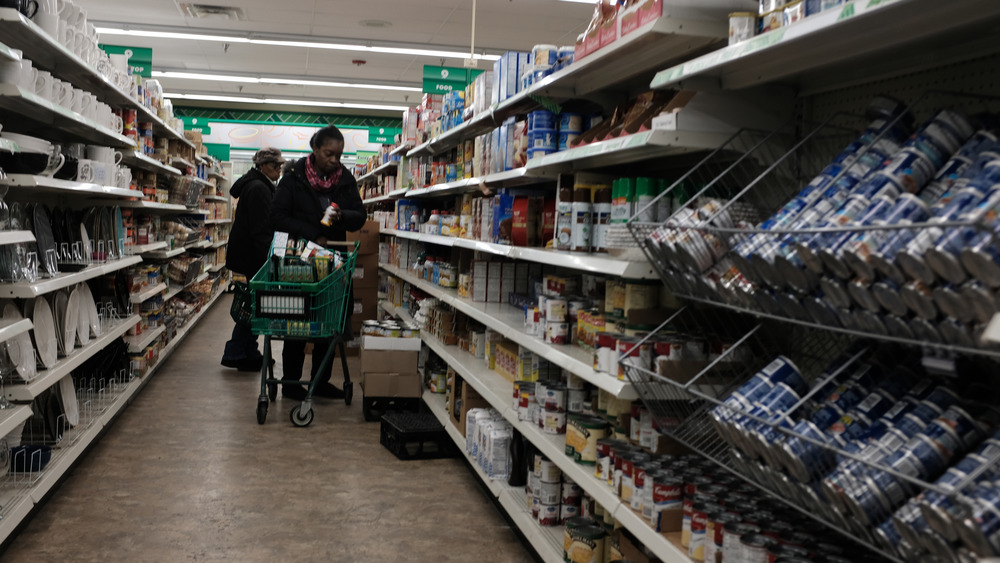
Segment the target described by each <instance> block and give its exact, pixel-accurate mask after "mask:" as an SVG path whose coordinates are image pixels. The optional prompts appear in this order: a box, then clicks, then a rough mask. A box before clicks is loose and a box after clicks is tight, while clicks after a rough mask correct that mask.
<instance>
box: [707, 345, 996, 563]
mask: <svg viewBox="0 0 1000 563" xmlns="http://www.w3.org/2000/svg"><path fill="white" fill-rule="evenodd" d="M857 357H858V356H853V357H851V358H850V359H845V358H839V359H838V360H835V361H834V362H833V363H832V364H830V366H829V367H828V368H827V369H826V370H825V371H824V373H823V374H821V375H820V376H819V377H817V378H816V382H815V383H814V384H812V385H810V384H809V383H808V382H807V380H806V379H805V378H804V377H803V374H802V372H800V371H799V370H798V368H797V367H796V366H795V365H794V364H793V363H792V362H791V361H790V360H789V359H788V358H786V357H783V356H779V357H778V358H776V359H775V360H774V361H773V362H771V363H770V364H769V365H768V366H766V367H765V368H764V369H762V370H761V371H759V372H758V373H757V374H756V375H754V376H753V377H752V378H751V379H750V380H749V381H747V382H746V383H744V384H743V385H742V386H741V387H740V388H739V389H737V390H736V391H735V392H733V393H732V394H731V395H729V396H728V397H727V398H726V399H725V401H724V402H723V403H722V404H721V405H719V406H718V407H716V408H715V409H713V410H712V412H711V418H712V422H713V423H714V424H715V426H716V429H717V430H718V432H719V434H720V435H721V436H722V437H723V439H724V440H726V441H727V442H728V443H729V444H730V445H731V446H732V448H733V456H734V458H735V461H736V465H737V466H738V467H739V468H740V470H741V471H742V472H744V474H747V475H753V476H754V478H755V479H757V480H758V482H761V483H764V484H767V485H768V486H769V487H770V488H772V489H774V490H780V491H783V492H784V493H786V494H788V495H790V496H791V498H792V499H793V500H796V501H797V502H799V503H801V504H802V505H803V506H805V507H807V508H808V509H809V510H812V511H815V512H816V513H817V514H820V515H822V516H823V517H825V518H826V519H828V520H829V521H831V522H835V523H837V524H839V525H840V526H842V527H844V528H846V529H850V530H851V531H852V532H854V533H856V534H858V535H859V536H860V537H863V538H866V539H867V540H869V541H871V542H873V543H880V544H881V545H882V546H883V547H884V548H885V549H886V550H887V551H890V552H894V553H897V554H898V555H899V556H900V557H903V558H905V559H906V560H916V559H917V558H919V557H920V556H922V555H923V554H926V553H927V552H929V553H931V554H934V555H936V556H940V557H943V558H944V559H945V560H954V559H953V555H954V554H955V553H957V552H958V551H959V546H958V545H957V544H956V541H957V540H961V541H962V544H963V547H962V549H965V550H970V551H971V552H974V553H976V554H977V555H980V556H992V555H998V554H1000V515H998V514H997V513H996V510H997V509H996V506H997V505H996V504H995V503H994V500H996V498H997V496H996V490H997V489H996V484H995V483H994V482H993V479H994V478H995V476H996V473H997V469H996V468H997V467H1000V464H998V461H1000V431H998V430H997V429H998V428H1000V412H998V411H997V410H996V409H994V408H992V407H986V406H981V405H976V404H971V403H966V402H962V401H960V400H959V397H958V394H957V393H956V392H955V390H953V389H951V388H949V387H948V386H946V385H942V384H937V383H934V382H932V381H931V380H928V379H920V378H917V377H915V376H914V375H913V374H912V372H909V371H908V370H907V369H906V368H896V369H887V368H885V367H882V366H880V365H878V364H876V363H872V362H869V361H860V360H858V359H857ZM991 433H993V435H992V437H990V438H989V439H986V438H987V437H988V436H990V434H991ZM931 483H933V486H932V487H928V484H931ZM946 492H948V493H949V494H945V493H946ZM950 493H955V494H956V495H957V496H954V495H951V494H950ZM970 515H971V516H970Z"/></svg>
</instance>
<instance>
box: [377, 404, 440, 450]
mask: <svg viewBox="0 0 1000 563" xmlns="http://www.w3.org/2000/svg"><path fill="white" fill-rule="evenodd" d="M379 441H380V442H381V443H382V445H383V446H385V449H387V450H389V451H390V452H392V453H393V455H395V456H396V457H397V458H399V459H403V460H409V459H439V458H445V457H454V456H455V444H454V442H452V441H451V438H450V437H449V436H448V433H447V432H445V430H444V427H443V426H441V423H440V422H438V420H437V418H435V417H434V415H433V414H430V413H389V414H386V415H384V416H383V417H382V429H381V437H380V440H379Z"/></svg>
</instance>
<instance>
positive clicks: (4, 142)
mask: <svg viewBox="0 0 1000 563" xmlns="http://www.w3.org/2000/svg"><path fill="white" fill-rule="evenodd" d="M0 45H3V43H0ZM0 151H3V152H21V147H19V146H17V143H15V142H14V141H11V140H10V139H4V138H3V137H0Z"/></svg>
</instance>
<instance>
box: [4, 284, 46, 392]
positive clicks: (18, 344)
mask: <svg viewBox="0 0 1000 563" xmlns="http://www.w3.org/2000/svg"><path fill="white" fill-rule="evenodd" d="M3 318H4V319H9V320H13V321H19V320H21V319H22V318H23V317H22V316H21V311H19V310H18V309H17V305H15V304H14V303H7V304H6V305H4V308H3ZM4 344H5V345H6V346H7V356H9V357H10V361H11V362H12V363H13V364H14V366H15V367H16V368H17V374H18V375H19V376H21V379H23V380H25V381H31V380H32V379H34V378H35V377H36V376H37V375H38V370H37V369H36V366H35V349H34V348H33V347H32V346H31V336H29V335H28V333H27V332H23V333H21V334H18V335H17V336H15V337H13V338H10V339H8V340H7V341H6V342H5V343H4Z"/></svg>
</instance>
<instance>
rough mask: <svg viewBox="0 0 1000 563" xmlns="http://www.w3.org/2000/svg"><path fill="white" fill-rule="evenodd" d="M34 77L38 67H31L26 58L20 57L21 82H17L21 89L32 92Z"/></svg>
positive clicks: (36, 76)
mask: <svg viewBox="0 0 1000 563" xmlns="http://www.w3.org/2000/svg"><path fill="white" fill-rule="evenodd" d="M36 78H38V69H37V68H35V67H33V66H32V65H31V61H29V60H28V59H21V82H20V83H19V84H18V85H19V86H20V87H21V89H22V90H24V91H26V92H30V93H32V94H34V93H35V79H36Z"/></svg>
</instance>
